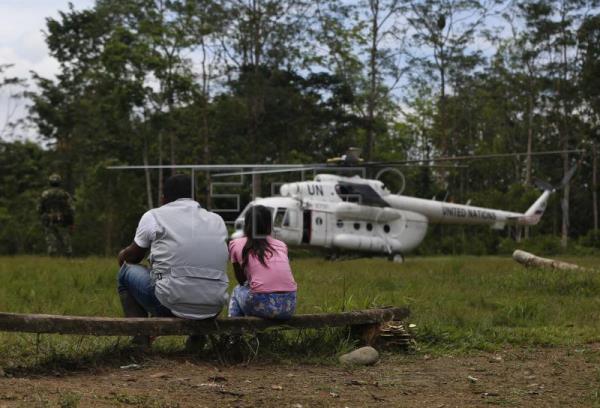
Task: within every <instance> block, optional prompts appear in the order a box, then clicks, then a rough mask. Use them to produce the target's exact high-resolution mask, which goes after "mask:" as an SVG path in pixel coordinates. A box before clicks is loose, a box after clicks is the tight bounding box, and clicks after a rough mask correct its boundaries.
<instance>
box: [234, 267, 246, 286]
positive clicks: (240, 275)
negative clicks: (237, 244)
mask: <svg viewBox="0 0 600 408" xmlns="http://www.w3.org/2000/svg"><path fill="white" fill-rule="evenodd" d="M233 272H235V278H236V279H237V281H238V283H239V284H240V285H243V284H244V283H245V282H246V275H244V271H243V270H242V266H241V265H240V264H239V263H237V262H234V263H233Z"/></svg>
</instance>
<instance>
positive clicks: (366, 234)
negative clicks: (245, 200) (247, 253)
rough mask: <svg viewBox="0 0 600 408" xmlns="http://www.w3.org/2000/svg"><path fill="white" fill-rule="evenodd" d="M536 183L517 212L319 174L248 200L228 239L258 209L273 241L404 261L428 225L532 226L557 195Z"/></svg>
mask: <svg viewBox="0 0 600 408" xmlns="http://www.w3.org/2000/svg"><path fill="white" fill-rule="evenodd" d="M291 171H296V170H291ZM574 171H575V167H573V168H572V169H571V171H569V173H568V174H567V175H565V178H564V179H563V182H562V185H564V184H566V183H567V182H568V181H569V180H570V178H571V177H572V176H573V174H574ZM268 172H269V171H263V172H262V173H268ZM271 172H272V171H271ZM246 174H248V173H246ZM537 184H538V186H539V187H540V188H541V190H542V193H541V195H540V196H539V197H538V198H537V200H535V202H534V203H533V204H532V205H531V206H530V207H529V208H528V209H527V210H526V211H525V212H524V213H518V212H511V211H503V210H498V209H492V208H483V207H476V206H471V205H461V204H454V203H447V202H440V201H436V200H427V199H422V198H416V197H408V196H404V195H400V194H392V193H391V192H390V191H389V190H388V189H387V188H386V186H385V185H384V183H383V182H381V181H379V180H372V179H365V178H362V177H359V176H354V177H343V176H339V175H333V174H318V175H316V176H315V178H314V180H313V181H301V182H294V183H286V184H283V185H282V186H281V188H280V196H277V197H268V198H259V199H255V200H253V201H251V202H250V203H249V204H248V205H247V206H246V208H245V209H244V210H243V211H242V212H241V213H240V215H239V217H238V218H237V219H236V220H235V223H234V226H235V232H234V233H233V234H232V236H231V238H239V237H241V236H243V234H244V232H243V228H244V216H245V214H246V212H247V211H248V210H249V209H250V208H251V207H252V206H254V205H262V206H265V207H267V208H269V209H270V210H271V211H272V214H273V233H274V235H275V237H276V238H278V239H281V240H282V241H284V242H286V243H287V244H289V245H310V246H315V247H325V248H328V249H334V250H335V249H338V250H351V251H356V252H370V253H379V254H385V255H387V256H388V257H389V258H390V259H391V260H393V261H395V262H402V261H403V260H404V254H406V253H407V252H409V251H411V250H413V249H415V248H416V247H417V246H418V245H419V244H420V243H421V242H422V241H423V239H424V238H425V234H426V233H427V227H428V225H429V224H434V223H439V224H469V225H488V226H491V227H492V228H494V229H503V228H504V227H505V226H506V225H523V226H528V225H536V224H537V223H539V221H540V219H541V218H542V215H543V214H544V210H545V209H546V205H547V202H548V198H549V197H550V194H551V193H552V192H554V191H555V188H554V187H552V186H551V185H549V184H548V183H544V182H538V183H537Z"/></svg>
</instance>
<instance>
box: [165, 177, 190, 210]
mask: <svg viewBox="0 0 600 408" xmlns="http://www.w3.org/2000/svg"><path fill="white" fill-rule="evenodd" d="M180 198H192V179H191V177H190V176H188V175H187V174H176V175H174V176H171V177H169V178H168V179H167V180H166V181H165V185H164V187H163V204H167V203H170V202H172V201H175V200H178V199H180Z"/></svg>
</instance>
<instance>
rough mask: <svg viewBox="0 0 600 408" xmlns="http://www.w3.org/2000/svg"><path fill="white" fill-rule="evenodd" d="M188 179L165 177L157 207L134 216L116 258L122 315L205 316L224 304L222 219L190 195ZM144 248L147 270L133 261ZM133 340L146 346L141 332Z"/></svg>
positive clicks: (141, 256) (225, 253) (138, 259)
mask: <svg viewBox="0 0 600 408" xmlns="http://www.w3.org/2000/svg"><path fill="white" fill-rule="evenodd" d="M191 184H192V183H191V179H190V177H189V176H187V175H182V174H179V175H175V176H172V177H170V178H169V179H167V180H166V181H165V185H164V195H163V199H162V206H161V207H159V208H155V209H152V210H149V211H148V212H146V213H145V214H144V215H143V216H142V218H141V219H140V222H139V225H138V228H137V230H136V234H135V238H134V240H133V242H132V243H131V244H130V245H129V246H128V247H126V248H124V249H123V250H122V251H121V252H119V256H118V261H119V266H121V269H120V270H119V274H118V290H119V297H120V300H121V304H122V306H123V312H124V314H125V316H126V317H148V314H150V315H151V316H161V317H164V316H173V315H175V316H178V317H182V318H189V319H207V318H211V317H215V316H216V315H218V314H219V312H220V311H221V309H222V307H223V306H224V305H225V304H226V302H227V287H228V283H229V280H228V278H227V273H226V264H227V258H228V251H227V244H226V240H227V229H226V227H225V223H224V222H223V219H222V218H221V217H220V216H219V215H217V214H214V213H211V212H208V211H206V210H204V209H202V208H201V207H200V204H198V203H197V202H196V201H194V200H193V199H191V198H190V197H192V190H191ZM148 251H150V257H149V261H150V268H149V269H148V268H146V267H145V266H142V265H139V262H141V261H142V260H143V259H144V257H145V256H146V254H147V253H148ZM134 342H135V343H137V344H139V345H148V344H149V338H148V337H147V336H137V337H135V338H134Z"/></svg>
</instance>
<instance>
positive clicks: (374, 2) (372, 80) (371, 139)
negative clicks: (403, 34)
mask: <svg viewBox="0 0 600 408" xmlns="http://www.w3.org/2000/svg"><path fill="white" fill-rule="evenodd" d="M370 6H371V13H372V21H371V24H372V25H371V49H370V53H369V98H368V101H367V151H366V159H367V161H371V160H373V149H374V147H375V102H376V100H375V98H376V96H375V94H376V92H377V37H378V35H379V33H378V30H379V25H378V23H379V18H378V16H379V1H378V0H371V1H370Z"/></svg>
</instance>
